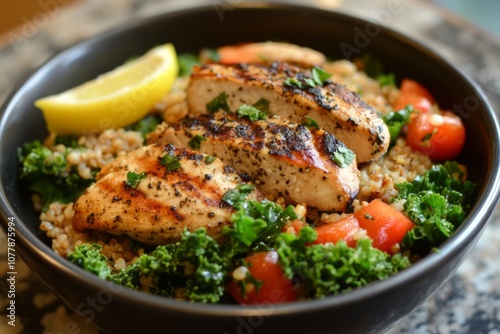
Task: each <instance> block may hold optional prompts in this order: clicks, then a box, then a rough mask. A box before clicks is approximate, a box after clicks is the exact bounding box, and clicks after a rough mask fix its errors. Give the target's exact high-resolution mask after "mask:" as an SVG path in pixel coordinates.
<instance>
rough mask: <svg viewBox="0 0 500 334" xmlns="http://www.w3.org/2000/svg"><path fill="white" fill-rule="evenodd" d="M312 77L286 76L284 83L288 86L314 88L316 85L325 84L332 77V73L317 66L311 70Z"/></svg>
mask: <svg viewBox="0 0 500 334" xmlns="http://www.w3.org/2000/svg"><path fill="white" fill-rule="evenodd" d="M311 76H312V78H307V77H303V78H300V79H299V78H297V77H295V78H286V79H285V80H284V81H283V84H284V85H286V86H291V87H297V88H303V89H304V88H314V87H316V86H323V85H324V84H325V83H327V82H328V79H330V77H331V74H330V73H328V72H326V71H325V70H323V69H321V68H319V67H317V66H315V67H313V69H312V71H311Z"/></svg>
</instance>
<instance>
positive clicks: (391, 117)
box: [382, 105, 415, 147]
mask: <svg viewBox="0 0 500 334" xmlns="http://www.w3.org/2000/svg"><path fill="white" fill-rule="evenodd" d="M414 112H415V109H413V107H412V106H411V105H407V106H406V107H405V108H404V109H401V110H397V111H391V112H389V113H388V114H387V115H384V116H382V119H383V120H384V122H385V124H386V125H387V128H388V129H389V134H390V136H391V142H390V144H389V146H390V147H392V146H394V144H395V143H396V140H397V139H398V137H399V134H400V133H401V130H402V129H403V127H404V126H405V125H406V124H407V123H408V122H409V121H410V115H411V114H412V113H414Z"/></svg>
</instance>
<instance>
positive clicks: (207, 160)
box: [205, 155, 215, 165]
mask: <svg viewBox="0 0 500 334" xmlns="http://www.w3.org/2000/svg"><path fill="white" fill-rule="evenodd" d="M214 161H215V157H214V156H212V155H207V156H206V157H205V163H206V164H207V165H210V164H211V163H212V162H214Z"/></svg>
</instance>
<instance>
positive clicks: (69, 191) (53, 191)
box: [17, 139, 98, 211]
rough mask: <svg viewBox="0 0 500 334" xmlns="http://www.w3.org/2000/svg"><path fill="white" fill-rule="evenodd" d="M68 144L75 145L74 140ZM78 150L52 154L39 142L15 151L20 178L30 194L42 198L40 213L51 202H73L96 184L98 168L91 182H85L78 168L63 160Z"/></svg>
mask: <svg viewBox="0 0 500 334" xmlns="http://www.w3.org/2000/svg"><path fill="white" fill-rule="evenodd" d="M63 140H67V139H63ZM70 145H72V146H74V147H77V146H78V145H77V143H76V141H73V142H71V141H70ZM78 149H79V148H73V147H66V149H65V151H64V152H62V153H59V152H52V151H51V150H50V149H49V148H47V147H45V146H44V145H43V144H42V143H41V142H40V141H38V140H35V141H33V142H30V143H26V144H24V145H23V146H22V147H20V148H19V149H18V151H17V155H18V161H19V164H20V178H21V180H25V181H26V182H27V184H28V187H29V190H30V191H33V192H35V193H37V194H39V195H40V196H41V198H42V202H43V204H42V205H43V207H42V211H46V210H47V209H48V206H49V204H50V203H52V202H60V203H69V202H72V201H74V200H76V199H77V198H78V197H79V196H80V195H81V194H82V193H83V192H84V191H85V189H86V188H87V187H89V186H90V185H91V184H92V183H93V182H94V181H95V175H96V174H97V172H98V170H97V169H95V170H93V171H92V177H91V178H90V179H84V178H82V177H81V176H80V175H79V174H78V170H77V167H76V166H71V165H70V164H69V163H68V161H67V160H66V157H67V155H68V154H69V153H70V152H72V151H73V150H78Z"/></svg>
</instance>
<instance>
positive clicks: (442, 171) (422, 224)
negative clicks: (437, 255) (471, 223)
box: [395, 162, 477, 255]
mask: <svg viewBox="0 0 500 334" xmlns="http://www.w3.org/2000/svg"><path fill="white" fill-rule="evenodd" d="M463 177H464V175H463V172H462V171H461V170H460V168H459V166H458V164H457V163H456V162H446V163H444V164H443V165H435V166H433V167H432V168H431V169H430V170H429V171H428V172H427V173H425V174H423V175H421V176H417V177H416V178H415V179H414V180H413V181H412V182H406V183H403V184H397V185H396V187H397V188H398V190H399V195H398V197H396V199H395V200H398V199H406V202H405V204H404V212H405V213H406V214H407V215H408V216H409V217H410V219H411V220H412V221H413V222H414V223H415V225H416V227H415V228H413V229H412V230H411V231H410V232H408V233H407V234H406V236H405V238H404V239H403V242H402V245H401V246H402V248H403V249H404V250H409V251H410V252H411V253H412V254H416V255H425V254H427V253H429V252H430V251H431V250H432V249H433V248H435V247H437V246H439V245H440V244H441V243H442V242H444V241H445V240H446V239H448V238H449V237H450V235H451V234H452V232H453V231H454V230H455V229H456V228H457V227H458V226H459V225H460V224H461V223H462V221H463V220H464V219H465V215H466V214H467V212H468V211H469V210H470V209H471V206H472V204H473V202H474V199H475V198H476V195H477V186H476V185H475V184H474V183H472V182H470V181H462V180H463Z"/></svg>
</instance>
